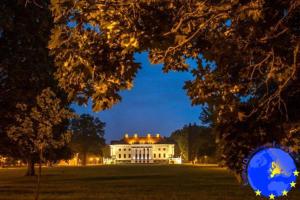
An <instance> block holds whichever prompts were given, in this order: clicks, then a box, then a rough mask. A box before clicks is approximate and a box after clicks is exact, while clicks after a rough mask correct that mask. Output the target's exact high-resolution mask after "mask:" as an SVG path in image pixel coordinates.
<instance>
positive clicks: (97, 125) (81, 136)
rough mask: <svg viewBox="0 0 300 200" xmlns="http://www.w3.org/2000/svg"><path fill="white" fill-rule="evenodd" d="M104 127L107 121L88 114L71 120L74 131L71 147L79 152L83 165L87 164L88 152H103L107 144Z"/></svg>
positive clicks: (71, 127) (71, 128)
mask: <svg viewBox="0 0 300 200" xmlns="http://www.w3.org/2000/svg"><path fill="white" fill-rule="evenodd" d="M104 127H105V123H103V122H101V121H100V120H99V118H97V117H93V116H91V115H88V114H82V115H80V117H79V118H75V119H73V120H72V121H71V125H70V130H71V131H72V133H73V135H72V140H71V148H72V149H73V151H74V152H76V153H79V156H80V157H81V158H82V165H84V166H85V165H86V160H87V154H88V153H92V154H98V155H99V154H101V151H102V148H103V147H104V146H105V139H104V137H103V136H104Z"/></svg>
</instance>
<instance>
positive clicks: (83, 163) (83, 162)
mask: <svg viewBox="0 0 300 200" xmlns="http://www.w3.org/2000/svg"><path fill="white" fill-rule="evenodd" d="M86 154H87V153H86V152H83V153H82V165H83V166H86Z"/></svg>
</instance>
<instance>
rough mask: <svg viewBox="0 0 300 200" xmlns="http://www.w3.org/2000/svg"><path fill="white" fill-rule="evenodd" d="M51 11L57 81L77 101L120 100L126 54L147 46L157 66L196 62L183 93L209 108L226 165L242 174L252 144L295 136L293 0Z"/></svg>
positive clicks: (297, 96) (81, 0)
mask: <svg viewBox="0 0 300 200" xmlns="http://www.w3.org/2000/svg"><path fill="white" fill-rule="evenodd" d="M51 10H52V12H53V17H54V20H55V26H54V28H53V30H52V37H51V41H50V43H49V48H50V50H51V53H52V55H53V56H54V57H55V64H56V67H57V69H58V70H57V73H56V77H57V78H58V80H59V84H60V86H61V87H63V88H65V89H67V90H68V93H69V97H76V99H77V100H78V101H79V102H87V99H88V97H90V96H91V97H92V100H93V104H94V106H93V108H94V110H101V109H106V108H109V107H110V106H112V105H113V104H115V103H116V102H117V101H118V100H119V99H120V97H119V96H118V92H119V91H120V90H122V89H128V88H130V87H131V86H132V81H133V78H134V76H135V74H136V72H137V70H138V68H139V65H138V64H137V63H135V62H134V60H133V53H134V52H141V51H149V52H150V54H149V59H150V61H151V62H152V63H163V64H164V71H165V72H167V71H169V70H188V67H189V66H188V65H187V64H186V62H185V61H186V59H187V58H193V59H195V60H196V61H197V64H198V66H197V68H196V69H193V70H192V73H193V74H194V77H195V79H194V80H192V81H188V82H187V83H186V85H185V89H186V90H187V94H188V96H189V97H190V98H191V100H192V104H194V105H199V104H201V105H206V106H207V111H208V113H209V115H210V116H209V117H208V118H209V119H210V120H211V122H212V123H211V124H212V125H213V126H214V128H215V131H216V132H217V134H218V139H219V146H220V149H221V152H222V156H223V158H224V161H225V163H226V165H227V166H229V167H230V169H232V170H234V171H236V172H240V170H241V167H240V165H238V164H237V163H241V162H242V159H243V158H245V157H247V155H248V154H249V152H250V151H251V149H252V148H255V147H257V146H258V145H261V144H265V143H266V142H273V141H275V142H277V143H281V141H283V140H284V138H286V136H287V135H288V133H289V132H290V131H292V130H298V131H297V133H299V106H297V103H296V102H299V101H300V90H299V55H300V54H299V45H300V41H299V36H300V33H299V13H300V11H299V10H300V3H299V1H298V0H243V1H241V0H232V1H225V0H224V1H196V0H192V1H189V2H188V3H187V2H185V1H150V0H149V1H147V0H146V1H135V2H130V1H106V2H102V1H97V0H96V1H88V0H78V1H72V0H65V1H63V2H61V1H60V3H58V1H57V0H53V1H52V3H51ZM69 22H73V23H74V24H75V26H73V27H70V26H69V25H68V23H69ZM229 22H230V23H229ZM87 25H88V26H89V28H86V26H87ZM200 55H202V56H200ZM203 60H206V61H211V62H206V63H207V65H205V66H203V65H202V63H203V62H202V61H203ZM212 63H215V64H212ZM294 135H295V134H294ZM182 145H183V146H184V144H182ZM294 147H295V146H294ZM293 149H295V148H293Z"/></svg>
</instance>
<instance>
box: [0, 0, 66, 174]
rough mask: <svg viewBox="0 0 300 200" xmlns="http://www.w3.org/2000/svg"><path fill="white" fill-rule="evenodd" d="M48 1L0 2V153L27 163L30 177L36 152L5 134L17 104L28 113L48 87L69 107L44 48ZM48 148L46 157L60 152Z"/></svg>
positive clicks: (50, 23) (49, 21)
mask: <svg viewBox="0 0 300 200" xmlns="http://www.w3.org/2000/svg"><path fill="white" fill-rule="evenodd" d="M49 2H50V1H41V0H35V1H28V0H4V1H1V5H0V15H1V19H0V51H1V53H0V96H1V98H0V115H1V120H0V154H1V155H2V156H8V157H13V158H16V159H20V160H22V161H24V162H27V163H28V170H27V175H30V176H33V175H34V174H35V172H34V163H36V162H38V161H39V155H37V154H36V153H28V152H31V149H26V150H24V146H19V145H18V144H17V143H16V142H15V141H14V140H12V139H11V138H10V137H8V133H7V130H8V129H9V128H10V127H11V126H13V125H14V124H15V123H16V122H15V119H16V116H18V115H19V114H20V113H19V112H20V109H19V108H17V107H18V106H17V105H26V107H27V108H28V109H27V110H26V112H28V113H27V114H26V115H27V116H29V115H30V112H31V108H32V107H36V106H37V102H36V99H37V96H39V95H40V94H41V93H42V91H43V90H45V89H46V88H49V87H50V88H51V90H52V91H53V92H55V95H56V98H59V99H60V100H61V104H63V107H64V108H68V107H69V102H68V101H67V98H66V94H65V93H64V92H63V90H61V89H59V88H58V87H57V81H56V80H55V79H54V77H53V73H54V72H55V68H54V67H53V58H51V57H50V56H49V50H48V49H47V44H48V41H49V37H50V31H51V28H52V26H53V20H52V17H51V12H50V10H49V9H48V5H49ZM22 112H25V110H24V111H22ZM67 126H68V120H65V121H63V122H62V123H61V124H60V125H59V126H55V130H54V131H55V132H56V133H55V134H60V133H62V132H64V131H66V129H67ZM49 148H50V147H49ZM49 148H48V149H47V150H45V151H46V152H49V153H47V154H46V155H45V159H46V160H51V159H52V158H54V157H57V156H59V154H61V152H58V151H56V150H55V149H49ZM50 152H51V156H50ZM56 153H57V154H58V155H54V154H56Z"/></svg>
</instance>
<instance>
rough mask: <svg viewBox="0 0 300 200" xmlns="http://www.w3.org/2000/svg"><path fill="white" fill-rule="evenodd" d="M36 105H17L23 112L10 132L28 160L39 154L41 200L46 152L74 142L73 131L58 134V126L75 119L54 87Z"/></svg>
mask: <svg viewBox="0 0 300 200" xmlns="http://www.w3.org/2000/svg"><path fill="white" fill-rule="evenodd" d="M36 102H37V104H36V106H33V107H28V105H26V104H17V107H18V109H19V111H20V112H19V113H20V114H17V115H16V116H15V117H16V120H15V124H14V125H12V126H11V127H10V128H9V129H8V131H7V133H8V137H9V138H10V139H12V140H13V141H15V142H16V143H17V144H18V147H19V148H21V149H22V152H23V154H24V155H25V156H24V157H29V158H30V157H31V155H32V154H37V155H39V173H38V179H37V192H36V198H35V199H38V198H39V189H40V177H41V167H42V163H43V162H45V160H44V153H45V150H46V149H56V148H60V147H62V146H63V145H64V144H66V143H67V142H68V141H69V140H70V132H69V131H66V132H65V133H63V134H61V133H59V134H57V132H55V128H56V126H59V125H60V124H61V123H62V122H63V121H64V120H67V119H70V118H71V117H73V114H72V112H71V111H70V110H69V109H65V108H64V107H63V106H62V105H61V100H60V99H58V98H56V96H55V93H53V92H52V91H51V90H50V88H47V89H45V90H43V91H42V93H41V94H40V95H39V96H38V97H37V99H36Z"/></svg>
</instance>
